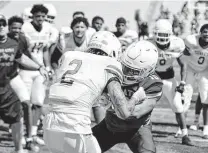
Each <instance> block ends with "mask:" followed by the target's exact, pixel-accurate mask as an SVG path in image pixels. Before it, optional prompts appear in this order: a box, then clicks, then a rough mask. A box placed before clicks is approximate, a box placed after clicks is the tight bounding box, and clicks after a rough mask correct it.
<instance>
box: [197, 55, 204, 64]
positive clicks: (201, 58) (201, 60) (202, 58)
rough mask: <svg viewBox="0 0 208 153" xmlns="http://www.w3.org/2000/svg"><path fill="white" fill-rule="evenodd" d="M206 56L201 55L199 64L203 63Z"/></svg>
mask: <svg viewBox="0 0 208 153" xmlns="http://www.w3.org/2000/svg"><path fill="white" fill-rule="evenodd" d="M204 60H205V58H204V57H203V56H201V57H199V60H198V64H203V63H204Z"/></svg>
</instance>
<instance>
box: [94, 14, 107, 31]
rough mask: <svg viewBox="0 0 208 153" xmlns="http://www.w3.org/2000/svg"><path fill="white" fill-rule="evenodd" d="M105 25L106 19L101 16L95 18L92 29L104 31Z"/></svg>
mask: <svg viewBox="0 0 208 153" xmlns="http://www.w3.org/2000/svg"><path fill="white" fill-rule="evenodd" d="M103 24H104V19H103V18H102V17H100V16H95V17H94V18H93V19H92V28H94V29H95V30H96V31H100V30H102V27H103Z"/></svg>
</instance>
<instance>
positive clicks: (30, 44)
mask: <svg viewBox="0 0 208 153" xmlns="http://www.w3.org/2000/svg"><path fill="white" fill-rule="evenodd" d="M31 13H32V15H33V19H32V21H31V22H25V23H24V24H23V26H22V31H23V33H24V35H25V36H26V39H27V41H24V42H22V44H23V45H21V47H20V49H21V50H22V51H24V50H28V51H29V56H30V58H31V59H32V60H33V61H34V62H36V63H37V64H38V65H39V66H42V67H46V69H47V70H48V71H50V70H51V67H50V60H49V59H50V56H49V50H48V47H49V45H50V34H51V31H50V26H51V25H50V24H49V23H47V22H45V17H46V15H47V13H48V9H47V8H46V7H45V6H43V5H41V4H36V5H34V6H33V7H32V9H31ZM19 74H20V76H21V78H22V79H23V81H24V82H25V84H26V85H27V89H28V92H25V93H24V95H23V96H25V97H28V98H29V100H30V101H31V103H32V104H33V106H32V113H33V123H32V124H33V125H32V136H33V140H34V141H35V142H37V143H38V144H41V145H44V141H43V140H42V139H40V138H39V137H37V122H38V120H39V118H40V115H41V112H42V110H41V108H42V105H43V103H44V99H45V91H46V85H45V83H44V82H45V78H44V77H43V76H42V75H40V73H39V72H38V71H34V70H30V69H28V68H25V66H22V65H20V72H19Z"/></svg>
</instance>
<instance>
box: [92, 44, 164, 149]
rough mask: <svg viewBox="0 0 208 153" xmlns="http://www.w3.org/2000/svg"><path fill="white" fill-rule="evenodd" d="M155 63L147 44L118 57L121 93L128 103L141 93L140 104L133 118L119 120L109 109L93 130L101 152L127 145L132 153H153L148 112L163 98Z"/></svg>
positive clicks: (154, 51)
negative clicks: (134, 95)
mask: <svg viewBox="0 0 208 153" xmlns="http://www.w3.org/2000/svg"><path fill="white" fill-rule="evenodd" d="M157 60H158V52H157V48H156V47H155V46H154V45H153V44H152V43H150V42H148V41H139V42H136V43H133V44H131V45H130V46H129V47H128V48H127V50H126V51H125V52H124V53H123V55H122V57H121V63H122V69H123V73H124V74H123V75H124V80H123V86H122V88H123V91H124V93H125V96H126V98H127V99H130V98H131V97H132V95H133V94H134V93H135V92H138V91H142V92H140V93H141V94H140V95H139V99H140V102H139V103H138V104H137V105H135V108H134V111H133V113H132V115H131V116H130V117H129V118H127V119H125V120H122V119H120V118H118V117H117V116H116V115H115V111H114V110H113V109H111V108H109V109H108V110H107V112H106V116H105V119H104V120H103V121H102V122H101V123H99V124H98V125H96V126H95V127H93V129H92V131H93V135H94V136H95V137H96V138H97V140H98V143H99V145H100V147H101V150H102V152H105V151H107V150H109V149H110V148H111V147H113V146H114V145H115V144H117V143H126V144H127V145H128V147H129V148H130V149H131V151H132V152H134V153H154V152H156V148H155V145H154V141H153V136H152V132H151V130H152V124H151V121H150V116H151V112H152V111H153V109H154V107H155V105H156V103H157V101H158V100H159V99H160V97H161V95H162V80H161V79H160V78H159V77H158V76H157V75H156V74H155V67H156V64H157Z"/></svg>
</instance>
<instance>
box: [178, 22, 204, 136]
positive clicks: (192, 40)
mask: <svg viewBox="0 0 208 153" xmlns="http://www.w3.org/2000/svg"><path fill="white" fill-rule="evenodd" d="M184 42H185V45H186V49H185V50H184V53H183V55H182V56H181V57H180V59H179V60H180V62H181V66H182V67H181V80H182V81H183V83H181V84H180V87H181V89H183V88H184V85H185V87H186V88H187V90H185V92H184V98H185V100H186V101H188V102H190V101H191V98H192V94H193V88H194V85H195V84H197V86H198V90H199V94H200V99H201V103H202V105H203V120H204V129H203V138H204V139H208V78H207V76H208V71H207V70H208V24H204V25H203V26H202V27H201V28H200V34H195V35H189V36H187V38H186V39H185V40H184Z"/></svg>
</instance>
